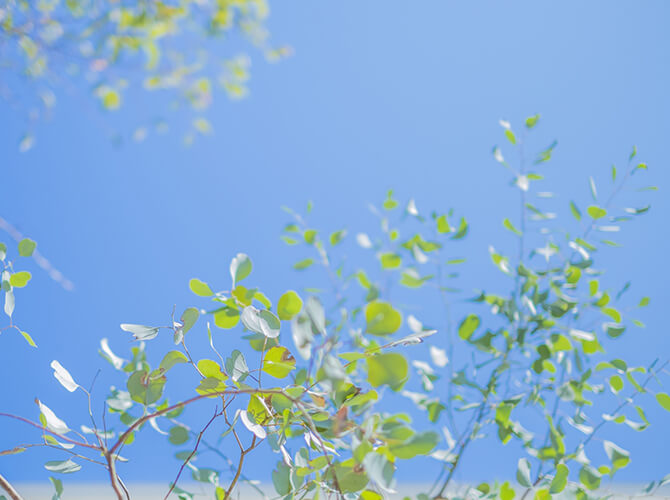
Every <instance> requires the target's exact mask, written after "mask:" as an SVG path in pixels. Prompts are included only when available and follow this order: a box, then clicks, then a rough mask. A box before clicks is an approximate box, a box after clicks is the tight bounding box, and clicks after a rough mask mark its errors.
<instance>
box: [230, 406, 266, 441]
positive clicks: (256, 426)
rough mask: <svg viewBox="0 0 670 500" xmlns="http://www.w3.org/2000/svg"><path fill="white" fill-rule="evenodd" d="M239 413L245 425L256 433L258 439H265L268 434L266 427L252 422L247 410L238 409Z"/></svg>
mask: <svg viewBox="0 0 670 500" xmlns="http://www.w3.org/2000/svg"><path fill="white" fill-rule="evenodd" d="M237 414H238V415H239V417H240V420H241V421H242V423H243V424H244V426H245V427H246V428H247V429H248V430H249V431H250V432H252V433H253V434H255V435H256V437H257V438H258V439H265V437H266V436H267V433H266V432H265V429H264V428H263V426H262V425H260V424H257V423H255V422H252V421H251V420H249V415H248V414H247V412H246V410H237ZM236 416H237V415H236Z"/></svg>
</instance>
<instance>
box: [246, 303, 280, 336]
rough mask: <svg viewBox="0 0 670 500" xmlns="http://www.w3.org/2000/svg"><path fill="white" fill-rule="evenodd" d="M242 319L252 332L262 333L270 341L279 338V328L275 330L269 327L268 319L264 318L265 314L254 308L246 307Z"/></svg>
mask: <svg viewBox="0 0 670 500" xmlns="http://www.w3.org/2000/svg"><path fill="white" fill-rule="evenodd" d="M266 314H268V315H271V314H272V313H270V312H266ZM240 319H241V320H242V323H243V324H244V326H245V327H247V328H248V329H249V330H251V331H252V332H256V333H260V334H262V335H265V336H266V337H268V338H270V339H274V338H277V337H278V336H279V328H273V327H272V326H271V325H269V324H268V322H267V321H266V319H265V318H263V313H262V312H261V311H259V310H258V309H256V308H255V307H254V306H247V307H245V308H244V309H243V310H242V315H241V318H240Z"/></svg>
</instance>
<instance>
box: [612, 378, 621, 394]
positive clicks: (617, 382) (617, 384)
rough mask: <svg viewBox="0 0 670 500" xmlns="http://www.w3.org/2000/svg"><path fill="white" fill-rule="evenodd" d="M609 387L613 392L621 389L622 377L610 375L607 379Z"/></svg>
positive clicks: (616, 392)
mask: <svg viewBox="0 0 670 500" xmlns="http://www.w3.org/2000/svg"><path fill="white" fill-rule="evenodd" d="M609 383H610V387H611V388H612V391H613V392H614V393H615V394H618V393H619V392H620V391H621V389H623V379H622V378H621V377H620V376H619V375H612V376H611V377H610V379H609Z"/></svg>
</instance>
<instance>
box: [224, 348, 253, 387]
mask: <svg viewBox="0 0 670 500" xmlns="http://www.w3.org/2000/svg"><path fill="white" fill-rule="evenodd" d="M226 372H227V373H228V376H229V377H230V378H231V379H233V380H234V381H235V382H237V381H241V380H244V379H245V378H246V376H247V375H249V367H248V366H247V362H246V360H245V359H244V355H243V354H242V353H241V352H240V351H238V350H237V349H235V350H234V351H233V352H232V353H230V357H229V358H227V359H226Z"/></svg>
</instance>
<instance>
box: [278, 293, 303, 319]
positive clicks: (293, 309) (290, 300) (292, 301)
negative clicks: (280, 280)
mask: <svg viewBox="0 0 670 500" xmlns="http://www.w3.org/2000/svg"><path fill="white" fill-rule="evenodd" d="M301 310H302V299H301V298H300V296H299V295H298V294H297V293H296V292H294V291H293V290H289V291H287V292H286V293H284V294H283V295H282V296H281V297H280V298H279V302H278V303H277V315H278V316H279V319H281V320H283V321H290V320H292V319H293V317H294V316H295V315H296V314H298V313H299V312H300V311H301Z"/></svg>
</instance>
